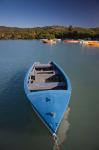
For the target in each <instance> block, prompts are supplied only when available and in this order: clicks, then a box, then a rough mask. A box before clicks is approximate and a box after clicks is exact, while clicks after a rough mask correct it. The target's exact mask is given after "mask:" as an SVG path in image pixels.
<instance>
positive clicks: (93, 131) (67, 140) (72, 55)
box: [0, 40, 99, 150]
mask: <svg viewBox="0 0 99 150" xmlns="http://www.w3.org/2000/svg"><path fill="white" fill-rule="evenodd" d="M50 60H53V61H55V62H56V63H58V64H59V65H60V66H61V67H62V68H63V69H64V71H65V72H66V73H67V74H68V76H69V78H70V80H71V83H72V97H71V101H70V112H69V113H66V114H65V116H64V119H63V122H62V124H61V126H60V128H59V131H58V136H59V139H60V143H61V147H62V149H66V150H73V149H76V150H99V116H98V115H99V79H98V78H99V48H94V47H82V46H81V45H79V44H66V43H63V42H60V43H58V44H56V45H53V46H50V45H46V44H43V43H42V42H41V41H36V40H35V41H32V40H31V41H26V40H19V41H11V40H9V41H0V150H13V149H14V150H27V149H28V150H46V149H47V150H53V149H54V148H55V147H54V146H53V142H52V138H51V136H50V134H49V132H48V130H47V129H46V127H45V126H44V125H43V124H42V122H41V121H40V119H38V117H37V116H36V115H35V113H34V112H33V111H32V108H31V106H30V104H29V103H28V101H27V98H26V96H25V94H24V90H23V82H24V77H25V74H26V72H27V70H28V68H29V67H30V66H31V64H33V62H34V61H41V62H43V63H46V62H48V61H50ZM67 116H68V117H67Z"/></svg>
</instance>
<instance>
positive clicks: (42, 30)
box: [0, 26, 99, 40]
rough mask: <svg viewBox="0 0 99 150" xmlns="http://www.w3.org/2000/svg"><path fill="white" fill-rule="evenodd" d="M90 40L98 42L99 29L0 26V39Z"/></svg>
mask: <svg viewBox="0 0 99 150" xmlns="http://www.w3.org/2000/svg"><path fill="white" fill-rule="evenodd" d="M54 38H59V39H66V38H68V39H71V38H73V39H91V40H99V27H97V28H82V27H73V26H69V27H64V26H46V27H35V28H17V27H5V26H0V39H1V40H2V39H5V40H8V39H13V40H14V39H54Z"/></svg>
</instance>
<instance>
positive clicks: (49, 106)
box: [24, 62, 71, 134]
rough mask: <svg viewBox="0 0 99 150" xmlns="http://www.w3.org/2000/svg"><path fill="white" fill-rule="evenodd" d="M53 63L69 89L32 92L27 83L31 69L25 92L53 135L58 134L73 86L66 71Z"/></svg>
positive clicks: (26, 78) (25, 81) (25, 82)
mask: <svg viewBox="0 0 99 150" xmlns="http://www.w3.org/2000/svg"><path fill="white" fill-rule="evenodd" d="M51 63H52V64H53V65H55V66H56V67H57V68H58V70H59V71H60V72H61V73H62V75H63V76H64V78H65V82H66V84H67V89H66V90H43V91H37V92H30V91H29V90H28V86H27V82H28V77H29V73H30V72H31V70H32V67H31V68H30V69H29V71H28V73H27V75H26V77H25V80H24V90H25V93H26V96H27V98H28V100H29V102H30V103H31V106H32V108H33V110H34V111H35V112H36V114H37V115H38V116H39V118H40V119H41V120H42V122H43V123H44V124H45V125H46V126H47V128H48V129H49V131H50V132H51V134H56V132H57V129H58V127H59V125H60V123H61V120H62V118H63V116H64V113H65V111H66V110H67V107H68V104H69V100H70V96H71V84H70V80H69V78H68V77H67V75H66V74H65V73H64V71H63V70H62V69H61V68H60V67H59V66H58V65H57V64H56V63H54V62H51Z"/></svg>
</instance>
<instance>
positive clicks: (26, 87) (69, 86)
mask: <svg viewBox="0 0 99 150" xmlns="http://www.w3.org/2000/svg"><path fill="white" fill-rule="evenodd" d="M49 63H51V64H53V65H55V66H56V67H57V69H58V70H59V71H60V72H61V73H62V75H63V76H64V79H65V82H66V83H67V89H66V90H65V89H62V90H57V89H56V90H53V89H52V90H39V91H37V92H34V91H33V92H31V91H29V89H28V86H27V83H28V77H29V74H30V72H31V71H32V69H33V67H34V65H35V63H34V64H33V65H32V66H31V67H30V68H29V70H28V72H27V74H26V76H25V79H24V90H25V93H26V96H27V97H28V101H29V102H30V104H31V105H32V108H33V110H34V111H35V112H36V114H37V115H38V117H39V118H40V119H41V120H42V122H43V123H44V124H45V126H46V127H47V128H48V130H49V131H50V133H51V134H52V135H54V134H56V132H57V129H58V127H59V125H60V123H61V120H62V119H63V116H64V113H65V111H66V109H67V107H68V105H69V100H70V96H71V90H72V88H71V83H70V80H69V78H68V76H67V74H66V73H65V72H64V71H63V69H62V68H60V67H59V66H58V65H57V64H56V63H55V62H53V61H51V62H49ZM59 91H62V92H64V93H65V92H66V93H67V94H68V96H69V97H68V102H67V105H66V108H65V110H64V112H63V114H62V117H61V119H60V120H59V123H58V126H57V128H56V129H55V131H54V130H53V129H52V128H51V127H49V125H48V124H47V122H46V121H45V119H43V117H42V116H40V114H39V112H38V111H37V110H36V108H35V107H34V106H33V104H32V103H31V101H30V99H29V95H31V94H33V95H35V93H36V94H40V93H46V92H48V93H51V94H53V93H55V92H58V93H59Z"/></svg>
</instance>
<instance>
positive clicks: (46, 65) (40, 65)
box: [35, 64, 52, 69]
mask: <svg viewBox="0 0 99 150" xmlns="http://www.w3.org/2000/svg"><path fill="white" fill-rule="evenodd" d="M51 66H52V65H51V64H38V65H35V68H36V69H37V68H41V69H42V68H49V67H51Z"/></svg>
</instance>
